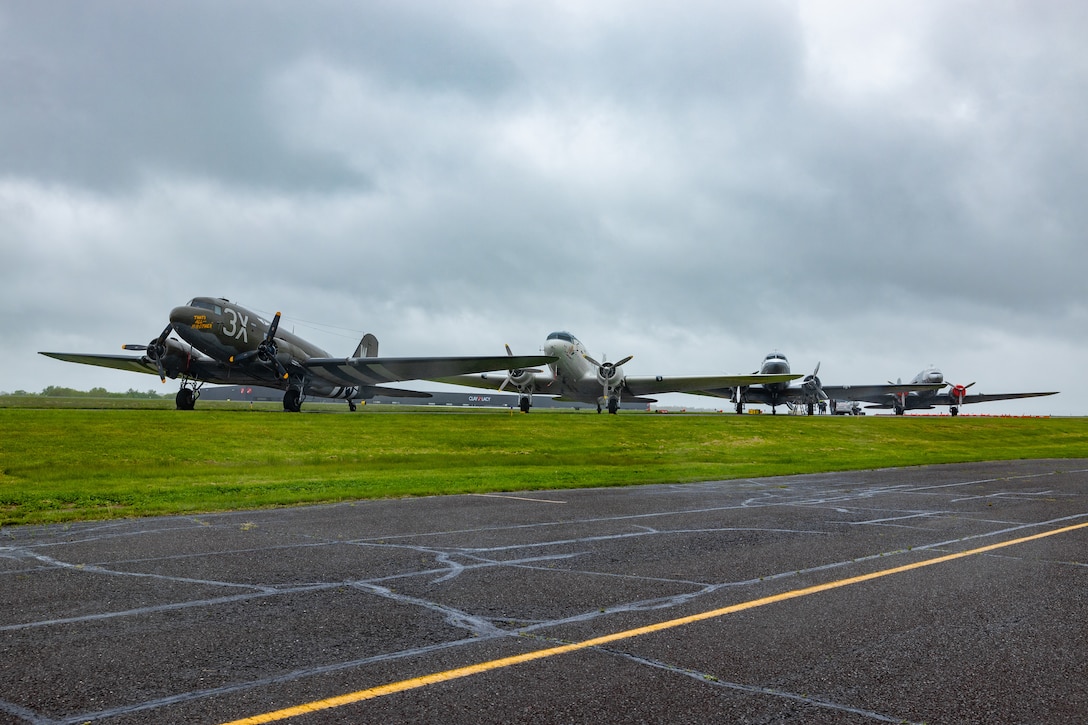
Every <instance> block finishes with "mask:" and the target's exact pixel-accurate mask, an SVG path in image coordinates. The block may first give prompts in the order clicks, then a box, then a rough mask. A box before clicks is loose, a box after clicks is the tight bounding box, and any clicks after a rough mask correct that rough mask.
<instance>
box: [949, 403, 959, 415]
mask: <svg viewBox="0 0 1088 725" xmlns="http://www.w3.org/2000/svg"><path fill="white" fill-rule="evenodd" d="M948 412H949V413H951V414H952V415H959V414H960V409H959V408H957V407H956V406H954V405H953V406H952V407H951V408H949V409H948Z"/></svg>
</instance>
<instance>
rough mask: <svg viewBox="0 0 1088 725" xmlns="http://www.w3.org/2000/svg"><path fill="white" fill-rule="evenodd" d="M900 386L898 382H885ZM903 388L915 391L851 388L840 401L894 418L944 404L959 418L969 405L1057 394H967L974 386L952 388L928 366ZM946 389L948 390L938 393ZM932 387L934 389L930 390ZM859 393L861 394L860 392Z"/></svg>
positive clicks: (939, 372) (938, 371)
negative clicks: (861, 404) (858, 403)
mask: <svg viewBox="0 0 1088 725" xmlns="http://www.w3.org/2000/svg"><path fill="white" fill-rule="evenodd" d="M888 385H899V383H888ZM906 385H909V386H913V387H916V389H915V390H910V391H898V392H893V393H873V392H870V391H866V390H861V389H860V388H852V389H850V390H849V391H848V392H847V393H845V394H844V395H843V396H842V398H843V399H845V398H849V399H850V400H858V401H862V402H866V403H872V405H867V406H865V407H866V408H884V409H890V410H894V411H895V414H896V415H903V414H904V413H906V411H908V410H931V409H933V408H935V407H937V406H938V405H947V406H948V412H949V414H951V415H959V412H960V408H962V407H963V406H964V405H966V404H968V403H991V402H994V401H997V400H1019V399H1020V398H1039V397H1042V396H1044V395H1057V394H1058V391H1057V390H1054V391H1050V392H1046V393H968V392H967V389H968V388H970V387H972V386H974V385H975V383H968V384H967V385H954V384H952V383H947V382H945V379H944V373H942V372H941V371H940V370H939V369H937V368H935V367H928V368H926V369H925V370H923V371H922V372H920V373H918V374H917V375H915V376H914V377H913V378H912V379H911V381H910V383H906ZM946 385H947V386H948V390H946V391H944V392H937V391H938V390H939V389H940V388H943V387H945V386H946ZM930 386H935V387H930ZM859 390H860V392H859Z"/></svg>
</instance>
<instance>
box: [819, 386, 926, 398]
mask: <svg viewBox="0 0 1088 725" xmlns="http://www.w3.org/2000/svg"><path fill="white" fill-rule="evenodd" d="M944 386H945V383H924V384H918V385H911V384H909V383H903V384H901V385H894V384H890V383H889V384H886V385H823V386H821V387H822V388H823V391H824V393H825V394H826V395H827V397H828V398H830V399H831V400H860V401H862V402H867V403H883V402H885V401H887V400H889V396H894V395H897V394H901V393H910V392H914V391H918V390H940V389H941V388H943V387H944ZM938 397H940V396H938Z"/></svg>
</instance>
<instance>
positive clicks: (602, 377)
mask: <svg viewBox="0 0 1088 725" xmlns="http://www.w3.org/2000/svg"><path fill="white" fill-rule="evenodd" d="M582 357H584V358H585V359H586V360H588V361H589V362H590V364H591V365H596V366H597V382H599V383H600V384H601V386H602V387H603V388H604V394H603V397H605V398H608V397H610V396H609V394H608V393H609V388H611V387H613V385H612V383H613V379H614V378H615V377H616V371H618V370H619V369H620V368H621V367H623V365H624V364H626V363H627V362H629V361H630V360H631V358H633V357H634V355H628V356H627V357H625V358H623V359H622V360H617V361H616V362H608V361H605V362H597V361H596V360H594V359H593V358H591V357H590V356H589V355H583V356H582ZM617 382H619V381H617Z"/></svg>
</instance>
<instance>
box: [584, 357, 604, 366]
mask: <svg viewBox="0 0 1088 725" xmlns="http://www.w3.org/2000/svg"><path fill="white" fill-rule="evenodd" d="M582 357H584V358H585V359H586V360H588V361H589V364H590V365H593V366H594V367H598V368H599V367H600V366H601V364H600V363H599V362H597V361H596V360H594V359H593V358H591V357H590V356H589V355H582Z"/></svg>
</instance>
